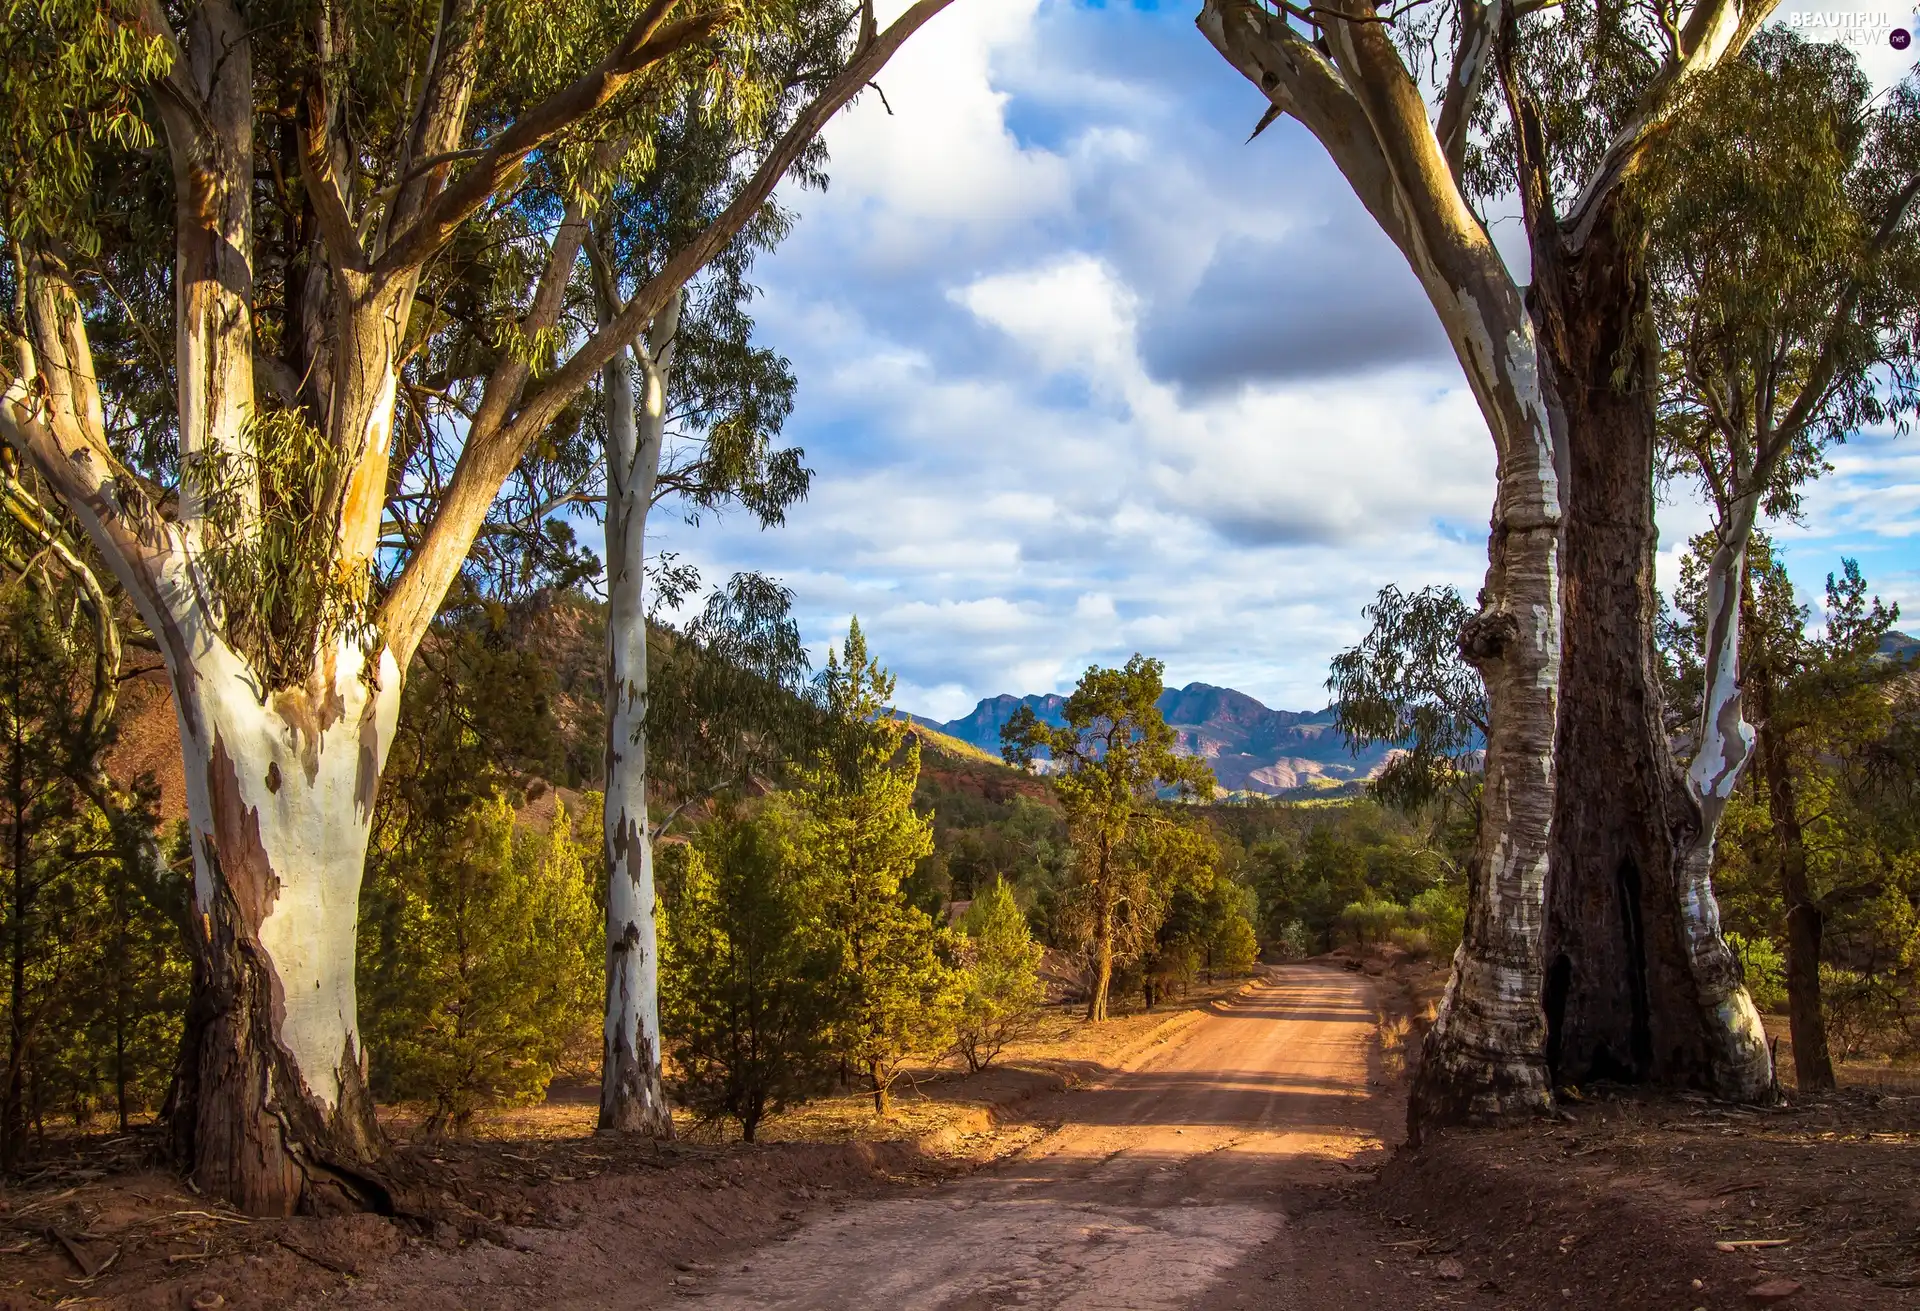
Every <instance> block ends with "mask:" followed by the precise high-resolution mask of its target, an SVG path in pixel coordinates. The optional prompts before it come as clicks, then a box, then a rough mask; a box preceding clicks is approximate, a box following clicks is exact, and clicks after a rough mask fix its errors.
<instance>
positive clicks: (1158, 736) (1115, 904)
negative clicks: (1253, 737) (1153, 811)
mask: <svg viewBox="0 0 1920 1311" xmlns="http://www.w3.org/2000/svg"><path fill="white" fill-rule="evenodd" d="M1163 668H1164V666H1162V665H1161V663H1160V662H1159V661H1158V660H1152V659H1148V658H1147V657H1145V656H1142V655H1135V656H1134V657H1133V658H1132V659H1131V660H1129V661H1127V663H1126V665H1125V666H1124V667H1123V668H1120V669H1101V668H1099V667H1098V666H1095V667H1093V668H1090V669H1088V670H1087V672H1086V673H1085V674H1082V675H1081V677H1080V682H1079V684H1078V685H1077V686H1076V687H1075V688H1074V689H1073V695H1072V696H1070V697H1068V698H1067V703H1066V705H1065V706H1064V707H1063V708H1062V710H1061V715H1062V717H1063V719H1064V721H1065V722H1063V723H1062V724H1060V725H1059V726H1058V727H1055V726H1053V725H1051V724H1046V723H1042V722H1041V720H1040V719H1039V717H1038V716H1036V715H1035V714H1034V713H1033V707H1032V706H1021V707H1020V709H1019V710H1017V711H1015V712H1014V714H1013V717H1012V718H1011V719H1009V720H1008V721H1007V722H1006V723H1005V724H1004V725H1002V726H1001V729H1000V740H1001V743H1002V744H1003V745H1002V746H1001V754H1002V755H1003V756H1004V757H1005V758H1006V761H1007V763H1008V764H1010V765H1018V766H1020V767H1022V768H1031V767H1032V766H1033V763H1034V761H1035V760H1036V759H1039V758H1040V757H1041V755H1042V753H1043V752H1044V753H1045V757H1046V759H1048V760H1049V761H1050V762H1051V764H1050V766H1049V770H1050V773H1051V777H1052V783H1053V791H1054V795H1055V796H1057V797H1058V798H1059V799H1060V806H1061V809H1062V810H1064V811H1065V812H1066V815H1067V832H1068V834H1069V835H1070V836H1071V837H1072V839H1073V844H1074V847H1075V848H1076V853H1077V861H1078V864H1079V877H1080V881H1081V883H1082V884H1083V885H1084V888H1085V892H1086V899H1087V905H1086V911H1087V914H1088V917H1089V919H1090V921H1091V924H1090V928H1091V933H1090V935H1089V936H1090V937H1091V938H1092V944H1093V980H1092V986H1091V987H1090V988H1089V989H1088V993H1087V1018H1088V1019H1089V1020H1095V1021H1098V1020H1104V1019H1106V1018H1107V991H1108V987H1109V985H1110V984H1111V983H1112V982H1113V966H1114V956H1115V950H1114V939H1115V934H1116V919H1117V917H1119V916H1121V915H1125V914H1127V913H1128V910H1129V904H1130V902H1132V901H1138V900H1144V898H1145V895H1146V894H1145V892H1143V890H1142V889H1141V888H1140V887H1138V886H1137V884H1138V880H1135V879H1133V878H1131V877H1130V875H1132V874H1135V873H1140V872H1143V871H1142V870H1141V869H1140V868H1139V866H1140V865H1141V864H1142V863H1143V862H1137V861H1133V860H1131V859H1130V858H1131V857H1133V856H1134V855H1136V854H1137V853H1134V852H1132V851H1130V850H1129V849H1128V839H1129V837H1130V836H1131V835H1133V833H1134V832H1135V830H1136V829H1138V828H1139V827H1141V826H1142V825H1143V824H1144V823H1149V822H1151V821H1152V818H1153V817H1152V816H1151V815H1150V814H1149V813H1148V810H1149V808H1150V807H1151V806H1152V804H1153V803H1154V801H1155V800H1156V799H1157V797H1158V795H1159V791H1160V789H1161V788H1171V789H1174V790H1175V791H1177V792H1178V793H1179V794H1181V795H1183V796H1200V797H1207V798H1211V796H1212V794H1213V788H1214V779H1213V771H1212V770H1210V769H1208V768H1207V766H1206V763H1205V762H1204V761H1201V760H1198V759H1195V758H1193V757H1190V756H1182V755H1178V754H1176V753H1175V751H1174V743H1175V734H1174V731H1173V729H1171V728H1169V727H1168V726H1167V721H1166V718H1165V716H1163V715H1162V714H1161V713H1160V704H1159V702H1160V693H1161V690H1162V688H1161V681H1160V679H1161V670H1162V669H1163ZM1156 927H1158V923H1157V919H1156V921H1155V923H1154V924H1153V925H1151V926H1148V927H1147V928H1146V934H1147V936H1151V934H1152V931H1153V928H1156Z"/></svg>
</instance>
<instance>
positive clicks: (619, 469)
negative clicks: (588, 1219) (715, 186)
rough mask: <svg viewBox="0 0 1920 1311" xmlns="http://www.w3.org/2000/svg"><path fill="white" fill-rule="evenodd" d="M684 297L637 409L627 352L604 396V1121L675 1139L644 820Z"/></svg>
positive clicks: (666, 326)
mask: <svg viewBox="0 0 1920 1311" xmlns="http://www.w3.org/2000/svg"><path fill="white" fill-rule="evenodd" d="M679 305H680V299H679V297H678V296H675V298H674V300H673V302H672V306H671V308H670V309H669V310H668V311H667V312H666V313H664V314H662V315H661V316H660V317H659V319H657V320H656V321H655V322H654V324H653V327H652V329H651V330H650V331H649V333H648V340H647V341H646V342H645V343H644V344H641V345H638V346H637V348H636V350H635V352H634V353H635V355H636V356H637V357H638V359H639V362H640V364H641V369H642V373H643V375H644V378H645V385H644V388H643V392H642V395H641V397H640V400H639V403H638V405H637V406H636V404H635V400H634V395H633V383H632V379H631V377H630V375H629V374H628V372H627V358H626V352H624V351H623V352H622V353H621V354H620V355H619V356H616V357H615V359H614V361H613V363H611V364H609V365H608V366H607V368H606V371H605V374H604V378H605V384H606V393H607V406H608V423H607V449H606V460H607V781H606V789H607V790H606V867H607V1007H606V1025H605V1050H604V1052H603V1057H602V1062H601V1077H600V1128H601V1129H602V1130H609V1131H611V1130H618V1131H638V1132H641V1133H648V1134H652V1135H653V1136H655V1137H657V1138H671V1137H672V1136H673V1114H672V1111H671V1110H670V1109H669V1107H668V1105H667V1095H666V1088H665V1086H664V1084H663V1082H662V1075H661V1064H660V996H659V977H660V970H659V944H658V928H657V926H656V923H655V917H654V900H655V893H654V883H653V841H652V835H651V834H650V833H649V831H648V818H647V724H646V719H647V611H646V595H645V586H644V584H645V577H646V525H647V510H648V508H649V507H650V506H651V505H652V502H653V488H654V481H655V479H656V478H657V476H658V474H659V468H660V449H661V446H662V444H663V442H664V439H665V425H666V404H667V382H668V378H669V376H670V370H671V369H672V367H673V336H674V333H675V332H676V331H677V329H678V321H679Z"/></svg>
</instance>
